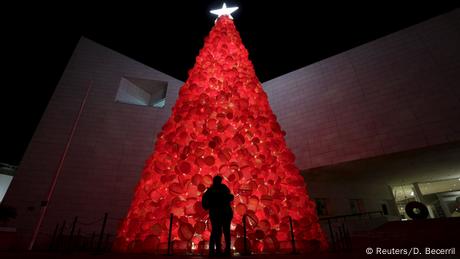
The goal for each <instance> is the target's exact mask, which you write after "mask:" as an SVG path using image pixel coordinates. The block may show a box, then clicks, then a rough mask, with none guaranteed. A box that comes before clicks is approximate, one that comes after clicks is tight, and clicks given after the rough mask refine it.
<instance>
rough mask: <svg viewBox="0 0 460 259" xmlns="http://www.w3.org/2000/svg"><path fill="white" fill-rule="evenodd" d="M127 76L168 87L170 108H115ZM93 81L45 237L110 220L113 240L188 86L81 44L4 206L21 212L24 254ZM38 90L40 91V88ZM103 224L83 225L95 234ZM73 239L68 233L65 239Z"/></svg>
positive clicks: (17, 223)
mask: <svg viewBox="0 0 460 259" xmlns="http://www.w3.org/2000/svg"><path fill="white" fill-rule="evenodd" d="M123 76H129V77H137V78H144V79H154V80H160V81H166V82H168V90H167V99H166V106H165V107H164V108H154V107H146V106H137V105H130V104H124V103H120V102H115V97H116V94H117V90H118V87H119V83H120V80H121V78H122V77H123ZM91 81H92V84H93V85H92V90H91V92H90V93H89V96H88V98H87V102H86V105H85V107H84V109H83V113H82V115H81V118H80V121H79V124H78V127H77V129H76V132H75V135H74V137H73V140H72V142H71V146H70V149H69V152H68V156H67V157H66V159H65V161H64V165H63V170H62V173H61V175H60V177H59V179H58V181H57V185H56V189H55V192H54V195H53V196H52V198H51V200H50V202H49V209H48V213H47V214H46V218H45V221H44V223H43V226H42V228H41V232H42V234H41V235H40V237H41V238H42V239H46V238H47V236H46V233H52V232H53V229H54V227H55V224H56V223H61V222H62V221H63V220H67V224H68V225H69V224H70V222H71V221H72V220H73V217H74V216H79V217H80V219H79V220H80V221H81V222H83V223H85V222H86V223H89V222H92V221H95V220H97V219H99V218H102V217H103V215H104V213H105V212H108V213H109V217H110V220H109V221H108V226H107V227H108V228H107V231H108V233H114V232H115V229H116V227H117V224H118V220H117V219H120V218H122V217H124V216H125V214H126V212H127V209H128V206H129V204H130V202H131V199H132V195H133V191H134V187H135V185H136V183H137V182H138V180H139V176H140V173H141V171H142V168H143V165H144V161H145V160H146V159H147V158H148V156H149V155H150V154H151V152H152V149H153V145H154V141H155V137H156V134H157V133H158V132H159V130H160V129H161V127H162V125H163V124H164V123H165V122H166V120H167V118H168V117H169V114H170V112H171V107H172V106H173V105H174V103H175V100H176V98H177V95H178V89H179V87H180V86H181V85H182V82H180V81H178V80H176V79H174V78H172V77H170V76H168V75H165V74H163V73H161V72H159V71H156V70H154V69H152V68H149V67H147V66H145V65H143V64H140V63H138V62H136V61H133V60H132V59H130V58H127V57H125V56H123V55H121V54H119V53H116V52H114V51H112V50H109V49H107V48H105V47H103V46H100V45H98V44H96V43H94V42H92V41H90V40H88V39H85V38H82V39H81V40H80V42H79V43H78V46H77V48H76V50H75V52H74V53H73V56H72V58H71V60H70V61H69V64H68V66H67V68H66V70H65V72H64V74H63V76H62V78H61V80H60V82H59V84H58V86H57V88H56V90H55V92H54V95H53V97H52V98H51V101H50V102H49V104H48V107H47V109H46V111H45V113H44V115H43V117H42V119H41V121H40V124H39V125H38V128H37V130H36V132H35V135H34V136H33V138H32V141H31V142H30V144H29V146H28V149H27V151H26V153H25V155H24V158H23V160H22V162H21V165H20V167H19V169H18V171H17V174H16V176H15V177H14V180H13V182H12V184H11V186H10V188H9V191H8V192H7V194H6V196H5V200H4V203H5V204H11V205H13V206H15V207H16V208H17V209H18V218H17V220H16V221H13V222H10V224H11V225H13V226H16V227H17V231H18V235H19V236H20V238H21V240H20V243H21V247H24V244H26V243H27V242H28V241H29V239H30V234H31V232H32V229H33V227H34V226H35V224H36V222H37V219H38V215H39V211H40V201H42V200H46V195H47V192H48V190H49V186H50V183H51V179H52V176H53V174H54V173H55V171H56V169H57V167H58V163H59V160H60V157H61V155H62V153H63V151H64V148H65V145H66V143H67V140H68V138H69V135H70V132H71V128H72V125H73V123H74V121H75V119H76V117H77V114H78V111H79V107H80V104H81V103H82V100H83V98H84V96H85V92H86V90H87V88H88V86H89V85H90V84H91ZM34 87H39V85H37V86H34ZM101 224H102V221H99V222H98V223H95V224H92V225H87V226H86V225H80V227H82V231H84V232H88V233H91V232H92V231H93V230H95V229H99V228H100V226H101ZM67 233H68V232H67Z"/></svg>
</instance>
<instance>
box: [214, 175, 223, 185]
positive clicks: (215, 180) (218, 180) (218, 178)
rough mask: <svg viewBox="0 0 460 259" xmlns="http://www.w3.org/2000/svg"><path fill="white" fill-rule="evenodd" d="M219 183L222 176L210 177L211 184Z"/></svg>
mask: <svg viewBox="0 0 460 259" xmlns="http://www.w3.org/2000/svg"><path fill="white" fill-rule="evenodd" d="M221 183H222V176H220V175H216V176H214V178H213V179H212V184H213V185H219V184H221Z"/></svg>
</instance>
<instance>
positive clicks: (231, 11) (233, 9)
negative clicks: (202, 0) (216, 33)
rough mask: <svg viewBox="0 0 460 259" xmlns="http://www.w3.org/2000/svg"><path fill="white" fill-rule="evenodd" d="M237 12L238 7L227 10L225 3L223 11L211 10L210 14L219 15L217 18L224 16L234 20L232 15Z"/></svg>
mask: <svg viewBox="0 0 460 259" xmlns="http://www.w3.org/2000/svg"><path fill="white" fill-rule="evenodd" d="M236 10H238V7H229V8H227V5H226V4H225V3H224V4H223V5H222V8H221V9H216V10H211V11H209V12H210V13H212V14H215V15H217V18H219V17H221V16H222V15H228V17H229V18H230V19H232V20H233V17H232V15H231V13H233V12H234V11H236Z"/></svg>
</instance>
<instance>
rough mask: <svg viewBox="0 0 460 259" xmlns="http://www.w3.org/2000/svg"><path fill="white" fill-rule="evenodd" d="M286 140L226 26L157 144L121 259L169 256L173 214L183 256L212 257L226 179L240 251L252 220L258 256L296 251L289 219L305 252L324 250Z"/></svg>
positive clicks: (216, 30)
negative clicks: (213, 200)
mask: <svg viewBox="0 0 460 259" xmlns="http://www.w3.org/2000/svg"><path fill="white" fill-rule="evenodd" d="M284 135H285V132H284V131H282V130H281V127H280V125H279V124H278V122H277V120H276V116H275V115H274V114H273V112H272V110H271V108H270V106H269V103H268V99H267V95H266V93H265V92H264V90H263V89H262V85H261V84H260V82H259V80H258V79H257V77H256V74H255V72H254V68H253V66H252V64H251V62H250V61H249V59H248V52H247V50H246V49H245V47H244V46H243V44H242V42H241V39H240V36H239V34H238V32H237V30H236V28H235V25H234V23H233V21H232V20H230V19H229V18H228V17H226V16H222V17H220V18H219V19H218V20H217V22H216V24H215V26H214V27H213V29H212V30H211V32H210V34H209V36H208V37H207V38H206V39H205V45H204V47H203V49H202V50H201V51H200V53H199V55H198V57H197V58H196V63H195V66H194V67H193V69H192V70H190V71H189V78H188V80H187V81H186V83H185V84H184V85H183V86H182V88H181V89H180V92H179V98H178V99H177V102H176V104H175V106H174V108H173V112H172V115H171V117H170V118H169V120H168V121H167V123H166V124H165V125H164V126H163V128H162V131H161V133H159V134H158V136H157V141H156V144H155V150H154V152H153V154H152V155H151V157H150V158H149V159H148V160H147V161H146V166H145V168H144V170H143V173H142V178H141V179H140V181H139V184H138V185H137V187H136V191H135V195H134V199H133V201H132V204H131V207H130V209H129V212H128V215H127V217H126V218H125V219H124V221H123V222H122V224H121V226H120V228H119V231H118V236H117V239H116V241H115V244H114V250H116V251H123V252H152V253H159V252H162V251H164V250H165V249H166V246H167V240H168V229H169V215H170V213H173V214H174V221H173V222H174V224H173V231H172V239H173V240H175V249H178V250H184V251H186V250H188V251H190V250H193V251H198V250H201V249H204V248H205V247H206V243H207V241H208V240H209V236H210V223H209V219H208V213H207V212H206V211H204V210H203V208H202V207H201V196H202V194H203V192H204V191H205V190H206V188H207V187H209V186H210V185H211V183H212V177H213V176H214V175H216V174H220V175H222V176H223V178H224V183H225V184H226V185H227V186H228V187H229V188H230V189H231V191H232V193H233V194H234V195H235V200H234V202H233V205H232V206H233V209H234V218H233V221H232V241H233V242H234V244H233V245H234V247H235V249H236V250H237V251H239V250H241V247H243V245H244V241H243V239H242V233H243V231H242V229H243V228H242V217H243V215H244V214H246V215H247V228H248V229H247V232H248V239H249V242H250V246H251V250H252V251H253V252H277V251H280V250H282V249H283V246H285V245H286V244H290V232H289V216H290V217H292V219H293V225H294V230H295V238H296V243H297V245H298V249H299V248H300V250H302V248H304V249H307V248H306V247H307V246H309V245H310V246H311V244H314V243H315V242H316V244H320V246H321V248H322V249H324V248H325V247H326V246H327V243H326V241H325V238H324V235H323V233H322V231H321V229H320V226H319V224H318V223H317V216H316V209H315V205H314V202H312V201H311V200H310V199H309V197H308V195H307V192H306V188H305V183H304V180H303V177H302V176H301V175H300V172H299V170H298V168H297V167H296V166H295V164H294V160H295V157H294V154H293V153H292V152H291V151H290V150H289V149H288V148H287V146H286V143H285V140H284ZM285 242H288V243H285Z"/></svg>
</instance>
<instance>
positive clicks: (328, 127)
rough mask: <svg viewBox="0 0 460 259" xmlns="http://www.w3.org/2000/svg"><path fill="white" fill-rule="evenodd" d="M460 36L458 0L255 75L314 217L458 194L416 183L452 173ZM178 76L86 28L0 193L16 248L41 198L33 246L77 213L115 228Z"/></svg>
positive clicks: (23, 242)
mask: <svg viewBox="0 0 460 259" xmlns="http://www.w3.org/2000/svg"><path fill="white" fill-rule="evenodd" d="M458 46H460V11H459V10H454V11H452V12H450V13H447V14H445V15H442V16H439V17H436V18H433V19H431V20H428V21H426V22H423V23H421V24H418V25H415V26H412V27H409V28H406V29H404V30H402V31H399V32H396V33H393V34H391V35H388V36H386V37H384V38H380V39H377V40H375V41H373V42H370V43H367V44H364V45H362V46H359V47H356V48H354V49H351V50H349V51H346V52H344V53H341V54H339V55H336V56H333V57H330V58H327V59H325V60H323V61H320V62H318V63H315V64H312V65H309V66H307V67H304V68H301V69H299V70H296V71H293V72H291V73H288V74H286V75H283V76H280V77H278V78H275V79H273V80H270V81H268V82H265V83H263V85H264V89H265V91H266V92H267V94H268V96H269V100H270V104H271V107H272V109H273V111H274V112H275V114H277V116H278V121H279V123H280V124H281V126H282V128H283V129H284V130H285V131H286V132H287V135H286V141H287V143H288V146H289V147H290V148H291V149H292V151H293V152H294V153H295V155H296V163H297V165H298V167H299V168H301V169H302V170H303V175H304V177H305V178H306V181H307V186H308V187H309V192H310V194H311V196H312V197H313V198H315V199H316V200H317V205H318V211H319V214H320V216H331V215H341V214H351V213H359V212H365V211H377V210H383V211H385V210H386V213H385V214H388V215H389V216H390V215H392V216H394V217H399V216H401V214H400V211H399V210H400V208H399V207H400V206H399V205H401V204H399V203H398V201H400V200H402V201H403V203H404V202H405V201H406V202H407V201H408V200H411V199H414V200H420V201H424V202H426V203H430V202H432V203H433V204H438V205H433V208H431V214H432V216H442V215H440V214H439V213H440V211H444V212H448V211H449V209H450V208H449V206H451V205H449V204H450V203H449V201H448V200H445V199H444V198H442V197H441V196H442V195H444V194H446V193H453V194H452V195H453V196H455V195H457V194H455V191H456V189H455V188H456V187H455V186H454V185H453V184H455V182H452V184H451V183H450V182H449V183H448V184H447V185H446V186H444V187H442V188H441V187H439V188H441V189H439V190H438V192H433V190H434V189H433V188H431V187H430V188H429V191H426V190H428V189H427V188H428V187H427V188H425V191H424V188H423V186H424V184H425V183H426V182H430V183H438V182H441V181H452V180H456V179H460V163H459V161H460V159H458V158H459V157H460V156H459V154H460V143H459V142H460V48H458ZM306 51H308V50H306ZM182 84H183V82H181V81H179V80H177V79H175V78H172V77H171V76H168V75H166V74H164V73H161V72H159V71H157V70H155V69H152V68H149V67H147V66H145V65H143V64H140V63H139V62H136V61H134V60H131V59H130V58H128V57H126V56H123V55H121V54H119V53H116V52H114V51H112V50H110V49H107V48H105V47H103V46H101V45H99V44H97V43H95V42H92V41H91V40H88V39H85V38H82V39H81V40H80V42H79V43H78V46H77V48H76V50H75V52H74V54H73V55H72V58H71V59H70V61H69V64H68V66H67V68H66V70H65V72H64V74H63V76H62V78H61V80H60V82H59V84H58V86H57V88H56V90H55V93H54V95H53V96H52V98H51V100H50V103H49V105H48V107H47V109H46V111H45V113H44V115H43V117H42V119H41V121H40V124H39V126H38V128H37V130H36V132H35V134H34V136H33V138H32V140H31V142H30V144H29V147H28V149H27V151H26V153H25V155H24V157H23V160H22V162H21V164H20V166H19V168H18V171H17V172H16V175H15V177H14V179H13V181H12V183H11V186H10V188H9V190H8V192H7V193H6V196H5V198H4V201H3V203H4V204H8V205H11V206H14V207H15V208H16V209H17V212H18V216H17V218H16V219H14V220H10V221H9V222H7V225H8V226H10V227H15V228H16V234H15V235H16V238H17V239H16V240H17V242H16V244H15V247H16V248H25V247H27V246H28V244H29V243H30V239H31V237H32V233H33V230H34V228H35V226H36V224H37V221H38V217H39V214H40V209H41V206H42V205H43V204H45V203H46V204H48V210H47V213H46V215H45V217H44V221H43V224H42V226H41V228H40V232H39V236H38V240H37V243H36V246H37V247H44V246H46V244H47V242H48V241H49V239H50V236H51V235H52V233H53V231H54V229H55V228H56V224H58V223H59V224H61V223H62V222H63V221H64V220H66V222H67V224H69V222H71V221H72V220H73V219H74V217H76V216H78V221H79V222H82V223H84V224H82V225H81V227H82V232H84V233H86V234H88V233H92V232H93V231H98V229H100V222H101V220H102V218H103V216H104V214H105V213H108V221H107V227H106V232H107V233H115V231H116V228H117V226H118V224H119V222H120V220H121V218H123V217H124V216H125V214H126V211H127V209H128V207H129V204H130V202H131V198H132V196H133V190H134V187H135V185H136V183H137V182H138V180H139V177H140V173H141V171H142V168H143V166H144V161H145V160H146V159H147V158H148V156H149V155H150V154H151V152H152V148H153V146H154V142H155V137H156V134H157V133H158V132H159V131H160V129H161V127H162V126H163V124H164V123H165V122H166V120H167V119H168V117H169V115H170V111H171V108H172V106H173V105H174V103H175V100H176V98H177V95H178V90H179V88H180V87H181V85H182ZM72 132H73V133H72ZM66 147H68V148H67V149H66ZM457 160H458V161H457ZM59 168H60V169H59ZM58 171H59V172H60V174H59V175H58V177H57V178H56V180H57V181H56V185H55V189H54V192H53V193H52V196H51V198H50V199H49V200H48V198H47V196H48V194H49V190H50V186H51V185H52V182H53V179H55V176H56V172H58ZM459 183H460V181H459ZM443 184H444V182H443ZM435 185H436V184H435ZM438 185H439V184H438ZM407 186H409V187H407ZM457 186H460V185H457ZM399 187H401V188H402V189H401V190H405V189H404V188H406V189H407V188H409V189H407V195H404V193H405V192H406V191H403V195H402V196H401V195H399V194H398V190H399V189H398V188H399ZM425 187H426V186H425ZM451 187H452V188H454V189H452V188H451ZM443 188H444V189H443ZM446 188H447V189H449V190H450V191H446ZM436 190H437V189H436ZM430 191H431V192H430ZM412 192H414V193H412ZM398 195H399V196H398ZM433 195H434V196H436V197H437V201H436V199H434V198H433V197H434V196H433ZM452 195H451V196H452ZM459 195H460V194H459ZM400 196H401V197H400ZM438 196H439V197H438ZM398 199H400V200H398ZM403 203H402V204H403ZM398 206H399V207H398ZM436 206H437V207H440V208H441V209H440V210H439V212H438V211H437V207H436ZM444 216H449V215H444Z"/></svg>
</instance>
